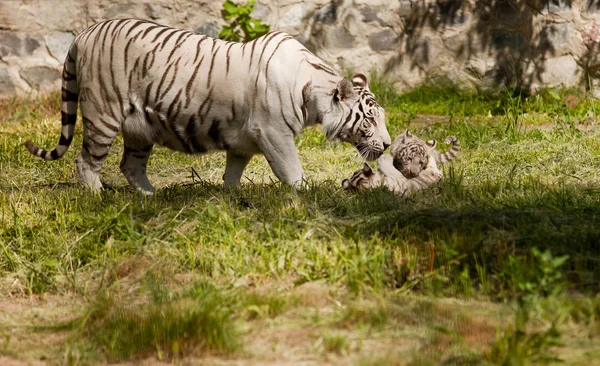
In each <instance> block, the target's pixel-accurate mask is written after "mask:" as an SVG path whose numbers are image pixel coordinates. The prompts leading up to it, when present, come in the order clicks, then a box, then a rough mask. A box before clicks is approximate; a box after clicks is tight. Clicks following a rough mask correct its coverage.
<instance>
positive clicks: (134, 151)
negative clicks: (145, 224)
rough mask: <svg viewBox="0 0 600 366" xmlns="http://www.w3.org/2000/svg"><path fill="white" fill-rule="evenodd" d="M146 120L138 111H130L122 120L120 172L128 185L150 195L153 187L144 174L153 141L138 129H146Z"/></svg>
mask: <svg viewBox="0 0 600 366" xmlns="http://www.w3.org/2000/svg"><path fill="white" fill-rule="evenodd" d="M146 123H147V122H146V120H145V118H144V117H142V115H141V114H140V113H137V112H136V113H132V114H130V115H129V116H128V117H127V118H126V119H125V122H123V131H122V133H123V142H124V145H125V148H124V150H123V158H122V159H121V164H120V168H121V173H123V175H124V176H125V178H127V181H128V182H129V185H130V186H132V187H134V188H135V189H137V190H138V191H140V192H141V193H143V194H146V195H151V194H152V193H153V192H154V187H152V184H150V181H149V180H148V176H147V175H146V166H147V164H148V158H149V157H150V153H151V152H152V147H153V146H154V143H153V142H152V141H151V140H150V136H147V135H146V134H145V133H143V132H142V133H140V131H148V130H149V129H148V126H146V125H145V124H146Z"/></svg>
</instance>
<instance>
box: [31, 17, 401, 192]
mask: <svg viewBox="0 0 600 366" xmlns="http://www.w3.org/2000/svg"><path fill="white" fill-rule="evenodd" d="M62 77H63V86H62V100H63V103H62V133H61V137H60V141H59V142H58V146H57V147H56V148H55V149H54V150H52V151H45V150H42V149H40V148H38V147H37V146H35V145H34V144H33V143H32V142H31V141H27V142H26V143H25V145H26V146H27V149H28V150H29V151H30V152H31V153H32V154H34V155H37V156H38V157H41V158H44V159H46V160H55V159H58V158H60V157H61V156H62V155H63V154H64V153H65V151H66V150H67V148H68V147H69V145H70V144H71V141H72V139H73V131H74V128H75V121H76V117H77V103H78V100H79V102H80V109H81V115H82V119H83V124H84V137H83V146H82V150H81V153H80V154H79V156H78V157H77V159H76V164H77V169H78V172H79V176H80V178H81V181H82V182H83V184H84V185H86V186H88V187H90V188H92V189H94V190H99V189H102V184H101V183H100V168H101V165H102V163H103V161H104V159H105V158H106V156H107V154H108V151H109V149H110V147H111V144H112V142H113V139H114V138H115V136H116V135H117V133H118V132H119V130H121V131H122V134H123V139H124V145H125V149H124V152H123V158H122V160H121V165H120V166H121V172H122V173H123V174H124V175H125V177H126V178H127V180H128V181H129V183H130V185H132V186H134V187H136V188H138V189H139V190H141V191H142V192H144V193H151V192H152V191H153V187H152V185H151V184H150V182H149V181H148V178H147V176H146V164H147V162H148V157H149V155H150V152H151V150H152V147H153V145H154V144H155V143H158V144H160V145H163V146H166V147H168V148H170V149H173V150H178V151H182V152H186V153H189V154H193V153H204V152H207V151H210V150H227V165H226V168H225V174H224V175H223V179H224V184H225V186H226V187H229V186H235V185H237V184H239V182H240V178H241V176H242V173H243V171H244V168H245V167H246V165H247V164H248V162H249V161H250V159H251V157H252V156H253V155H254V154H257V153H263V154H264V155H265V157H266V159H267V161H268V162H269V165H270V166H271V168H272V170H273V172H274V173H275V175H276V176H277V177H278V178H279V179H280V180H281V181H282V182H284V183H289V184H298V183H300V182H301V181H302V179H303V178H304V172H303V170H302V166H301V164H300V160H299V158H298V153H297V150H296V147H295V146H294V136H295V135H297V134H298V133H299V132H300V131H301V130H302V129H303V128H304V127H306V126H308V125H312V124H315V123H322V128H323V131H324V133H325V134H326V136H327V137H328V138H329V139H330V140H335V139H338V140H342V141H346V142H350V143H352V144H354V145H355V146H356V147H357V148H358V149H359V151H360V153H361V154H362V155H363V157H364V158H366V159H367V160H373V159H376V158H377V157H378V156H380V155H381V153H382V152H383V151H384V150H385V149H386V148H387V146H389V144H390V143H391V139H390V136H389V134H388V132H387V129H386V126H385V115H384V111H383V109H382V108H381V107H380V106H379V105H378V104H377V102H376V101H375V99H374V96H373V94H372V93H371V92H370V91H369V89H368V85H367V79H366V77H365V76H364V75H362V74H357V75H355V76H354V78H353V79H352V81H350V80H348V79H346V78H343V77H341V76H339V74H338V73H337V72H335V71H334V70H333V69H332V68H331V67H329V66H327V65H326V64H325V63H324V62H323V61H322V60H321V59H319V58H318V57H316V56H314V55H313V54H312V53H311V52H310V51H308V50H307V49H306V48H305V47H303V46H302V45H301V44H300V43H299V42H297V41H295V40H294V39H293V38H292V37H291V36H290V35H288V34H285V33H281V32H272V33H269V34H267V35H265V36H263V37H260V38H258V39H256V40H254V41H251V42H248V43H232V42H225V41H222V40H218V39H214V38H210V37H207V36H204V35H199V34H196V33H193V32H190V31H186V30H181V29H175V28H170V27H166V26H163V25H159V24H156V23H152V22H148V21H144V20H137V19H120V20H109V21H104V22H101V23H98V24H95V25H93V26H91V27H90V28H88V29H87V30H85V31H83V32H82V33H81V34H79V35H78V36H77V37H76V38H75V41H74V42H73V44H72V45H71V47H70V49H69V53H68V55H67V59H66V61H65V64H64V71H63V75H62Z"/></svg>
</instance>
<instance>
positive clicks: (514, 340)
mask: <svg viewBox="0 0 600 366" xmlns="http://www.w3.org/2000/svg"><path fill="white" fill-rule="evenodd" d="M529 306H530V304H528V303H526V302H521V303H520V304H519V308H518V309H517V311H516V314H515V321H514V324H511V325H509V326H508V328H507V329H506V330H505V331H504V332H503V333H498V335H497V337H496V341H495V342H494V344H493V345H492V347H491V349H490V350H489V351H488V353H487V354H486V358H487V359H488V361H490V362H492V364H494V365H502V366H521V365H529V364H531V362H536V361H540V362H543V361H545V362H548V361H560V359H559V358H558V357H557V356H556V355H555V354H554V353H552V352H551V350H550V349H551V347H555V346H560V345H561V342H560V332H559V331H558V328H557V327H556V326H555V324H554V323H553V324H552V325H551V326H550V328H548V329H547V330H543V331H538V332H531V331H528V330H527V324H528V322H529V313H530V310H529Z"/></svg>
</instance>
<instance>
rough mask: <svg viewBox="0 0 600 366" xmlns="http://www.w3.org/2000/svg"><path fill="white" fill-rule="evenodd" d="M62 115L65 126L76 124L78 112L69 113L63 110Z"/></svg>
mask: <svg viewBox="0 0 600 366" xmlns="http://www.w3.org/2000/svg"><path fill="white" fill-rule="evenodd" d="M60 117H61V123H62V125H63V126H65V125H70V126H73V125H74V124H75V122H76V121H77V113H75V114H68V113H67V112H64V111H61V112H60Z"/></svg>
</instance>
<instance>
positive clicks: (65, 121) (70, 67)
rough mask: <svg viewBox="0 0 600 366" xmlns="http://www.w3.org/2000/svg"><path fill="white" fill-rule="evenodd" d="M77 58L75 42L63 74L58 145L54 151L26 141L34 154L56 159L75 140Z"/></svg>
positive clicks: (70, 49)
mask: <svg viewBox="0 0 600 366" xmlns="http://www.w3.org/2000/svg"><path fill="white" fill-rule="evenodd" d="M76 58H77V47H76V46H75V43H73V44H72V45H71V47H70V48H69V52H68V53H67V59H66V60H65V65H64V67H63V74H62V107H61V118H62V130H61V134H60V140H59V141H58V145H57V146H56V147H55V148H54V150H52V151H46V150H44V149H40V148H39V147H37V146H36V145H35V144H34V143H33V142H32V141H31V140H29V141H26V142H25V147H26V148H27V150H29V152H30V153H32V154H33V155H35V156H37V157H40V158H42V159H45V160H56V159H58V158H60V157H61V156H63V155H64V153H65V152H66V151H67V149H68V148H69V145H71V141H73V132H74V131H75V121H76V120H77V102H78V101H79V87H78V85H77V72H76V65H75V60H76Z"/></svg>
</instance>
